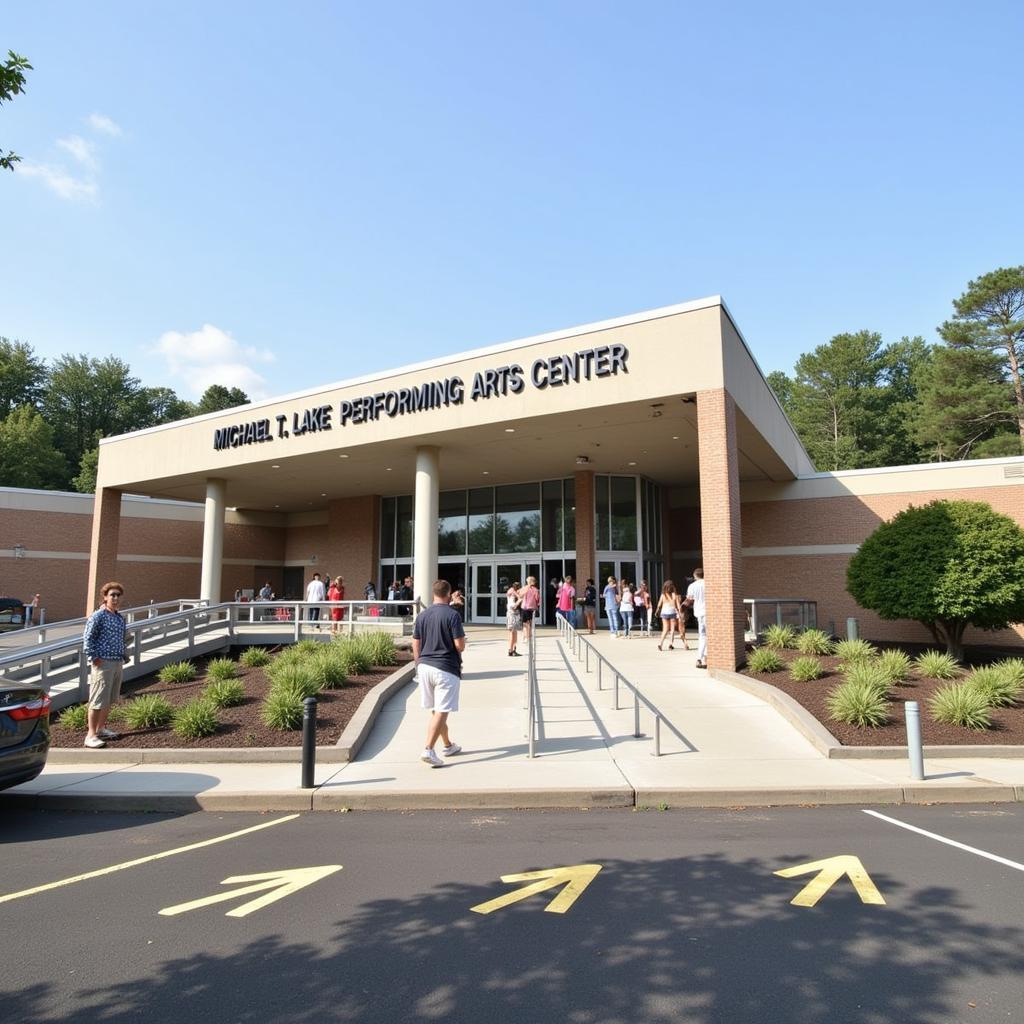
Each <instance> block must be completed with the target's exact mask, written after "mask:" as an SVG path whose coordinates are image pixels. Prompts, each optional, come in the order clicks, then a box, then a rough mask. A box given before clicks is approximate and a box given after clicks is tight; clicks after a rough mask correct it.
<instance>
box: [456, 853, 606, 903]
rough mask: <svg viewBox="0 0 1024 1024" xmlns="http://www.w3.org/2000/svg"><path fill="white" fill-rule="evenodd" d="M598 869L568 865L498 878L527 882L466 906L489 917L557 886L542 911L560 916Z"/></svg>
mask: <svg viewBox="0 0 1024 1024" xmlns="http://www.w3.org/2000/svg"><path fill="white" fill-rule="evenodd" d="M600 870H601V865H600V864H571V865H569V866H567V867H564V868H546V869H545V870H544V871H523V872H520V873H519V874H518V875H502V876H501V880H502V881H503V882H530V883H531V884H530V885H524V886H523V888H522V889H516V890H514V891H513V892H507V893H505V895H504V896H498V897H497V898H496V899H493V900H488V901H487V902H486V903H478V904H477V905H476V906H475V907H470V908H469V909H470V910H472V911H473V912H474V913H477V914H491V913H493V912H494V911H495V910H501V908H502V907H507V906H509V905H511V904H512V903H518V902H519V901H520V900H525V899H529V898H530V897H531V896H533V895H535V894H536V893H538V892H544V891H545V890H546V889H554V888H556V887H557V886H559V885H564V886H565V888H564V889H563V890H562V891H561V892H560V893H559V894H558V895H557V896H556V897H555V898H554V899H553V900H552V901H551V902H550V903H549V904H548V905H547V906H546V907H545V908H544V910H545V911H546V912H547V913H549V914H564V913H565V912H566V911H567V910H568V909H569V908H570V907H571V906H572V905H573V904H574V903H575V902H576V900H577V899H579V897H580V895H581V894H582V893H583V890H584V889H586V887H587V886H588V885H590V883H591V882H592V881H593V880H594V879H595V878H596V877H597V873H598V872H599V871H600Z"/></svg>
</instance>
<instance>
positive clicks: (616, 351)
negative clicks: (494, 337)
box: [213, 344, 629, 451]
mask: <svg viewBox="0 0 1024 1024" xmlns="http://www.w3.org/2000/svg"><path fill="white" fill-rule="evenodd" d="M628 360H629V350H628V349H627V348H626V346H625V345H618V344H615V345H598V346H597V347H595V348H588V349H583V350H582V351H580V352H572V353H570V354H568V355H561V356H547V357H543V358H540V359H536V360H534V362H533V364H532V365H531V367H530V369H529V372H527V371H526V370H524V369H523V367H522V366H520V365H519V364H518V363H513V364H511V365H508V366H498V367H495V368H494V369H491V370H479V371H477V373H475V374H474V375H473V380H472V381H471V382H470V383H469V384H468V385H467V383H466V382H465V381H464V380H463V379H462V378H461V377H458V376H453V377H445V378H444V379H442V380H432V381H427V382H426V383H424V384H420V385H419V386H418V387H403V388H395V389H394V390H391V391H378V392H375V393H374V394H372V395H361V396H360V397H359V398H351V399H350V398H344V399H342V400H341V401H340V402H339V403H338V405H337V407H336V408H335V406H333V405H317V406H313V407H312V408H309V409H304V410H302V412H292V413H291V414H290V415H289V414H288V413H276V414H274V415H273V416H272V417H266V418H264V419H258V420H248V421H247V422H245V423H235V424H232V425H231V426H229V427H217V429H216V430H215V431H214V433H213V448H214V451H221V450H222V449H225V448H241V447H242V446H243V445H250V444H263V443H264V442H266V441H274V440H282V441H284V440H287V439H289V438H292V437H302V436H303V435H304V434H312V433H317V432H319V431H324V430H333V429H334V428H335V426H337V427H338V428H344V427H349V426H358V425H359V424H361V423H371V422H374V421H376V420H379V419H381V418H382V417H385V416H386V417H388V418H389V419H394V418H395V417H396V416H409V415H412V414H413V413H417V412H427V411H429V410H431V409H440V408H442V407H444V406H449V405H463V404H464V403H465V402H466V400H467V398H468V399H469V401H471V402H481V401H488V400H490V399H492V398H507V397H508V396H509V395H518V394H520V393H521V392H523V391H524V390H525V389H526V388H528V387H532V388H536V389H537V390H538V391H543V390H545V389H547V388H559V387H565V386H567V385H569V384H578V383H580V381H588V380H595V379H598V378H601V377H614V376H616V375H617V374H620V373H629V367H628V366H627V365H626V364H627V362H628Z"/></svg>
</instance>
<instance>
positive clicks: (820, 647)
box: [796, 629, 835, 654]
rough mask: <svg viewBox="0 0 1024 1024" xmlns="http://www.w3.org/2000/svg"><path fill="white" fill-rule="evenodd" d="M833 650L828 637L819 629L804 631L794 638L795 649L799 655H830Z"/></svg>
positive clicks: (833, 646)
mask: <svg viewBox="0 0 1024 1024" xmlns="http://www.w3.org/2000/svg"><path fill="white" fill-rule="evenodd" d="M834 648H835V645H834V644H833V643H832V640H831V639H830V638H829V635H828V634H827V633H825V632H823V631H822V630H820V629H805V630H804V631H803V632H802V633H801V634H800V635H799V636H798V637H797V638H796V649H797V650H798V651H799V652H800V653H801V654H831V653H832V651H833V650H834Z"/></svg>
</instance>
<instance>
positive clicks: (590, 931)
mask: <svg viewBox="0 0 1024 1024" xmlns="http://www.w3.org/2000/svg"><path fill="white" fill-rule="evenodd" d="M1022 825H1024V813H1022V811H1021V809H1020V808H1018V807H1016V805H1000V806H995V805H982V806H977V805H971V806H967V807H963V806H960V807H948V806H947V807H899V808H886V807H878V808H788V809H778V810H774V809H770V810H763V809H759V810H750V811H744V810H735V811H699V812H697V811H695V812H682V811H679V812H676V811H668V812H663V813H662V812H659V811H657V810H650V811H632V812H631V811H590V812H578V811H574V812H568V811H567V812H558V811H552V812H546V813H542V812H518V813H516V812H470V811H463V812H417V813H407V814H395V813H387V814H386V813H350V814H308V815H301V816H299V815H286V814H281V815H272V814H267V815H258V814H225V815H215V814H192V815H185V816H179V817H176V816H165V815H141V814H138V815H132V814H111V813H95V814H71V813H43V812H8V813H6V814H5V817H4V823H3V834H2V846H0V849H2V851H3V852H2V863H3V872H2V884H0V936H2V938H0V948H2V951H3V958H4V964H5V971H4V979H5V980H4V982H3V983H0V990H2V991H0V1005H2V1006H3V1007H4V1016H5V1019H7V1020H11V1021H58V1020H71V1019H76V1020H90V1019H102V1020H104V1021H115V1022H117V1021H127V1020H129V1019H131V1020H136V1019H137V1018H138V1017H139V1016H140V1015H141V1014H145V1016H146V1018H147V1019H148V1020H152V1021H159V1022H163V1021H168V1022H169V1021H180V1020H182V1019H186V1018H189V1019H193V1020H199V1021H205V1020H211V1021H212V1020H217V1021H244V1020H250V1019H251V1020H261V1021H296V1020H298V1021H305V1020H309V1021H313V1020H317V1021H322V1020H338V1021H357V1022H371V1021H372V1022H377V1021H380V1022H384V1021H431V1020H454V1021H471V1020H472V1021H476V1020H479V1019H481V1018H482V1017H500V1019H502V1020H503V1021H505V1020H511V1021H540V1020H549V1019H557V1020H566V1021H573V1022H580V1024H584V1022H591V1021H593V1022H602V1024H603V1022H608V1024H611V1022H616V1021H662V1020H672V1021H683V1020H685V1021H694V1022H712V1021H723V1022H724V1021H792V1022H801V1024H802V1022H818V1021H822V1022H824V1021H850V1022H864V1024H869V1022H870V1024H877V1022H879V1021H896V1020H899V1021H907V1022H937V1021H958V1020H972V1021H997V1020H998V1021H1007V1020H1010V1021H1013V1020H1022V1019H1024V927H1022V920H1024V917H1022V911H1024V828H1022Z"/></svg>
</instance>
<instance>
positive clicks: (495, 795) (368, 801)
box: [313, 786, 635, 811]
mask: <svg viewBox="0 0 1024 1024" xmlns="http://www.w3.org/2000/svg"><path fill="white" fill-rule="evenodd" d="M634 803H635V794H634V791H633V789H632V788H631V787H628V786H623V787H621V788H616V789H598V790H594V789H579V790H565V789H535V790H521V789H476V790H459V791H454V790H450V791H448V792H440V791H438V792H429V791H422V792H409V791H406V792H395V793H382V792H376V793H345V792H331V791H327V792H325V791H324V789H323V787H321V788H320V789H318V790H316V791H315V792H314V794H313V810H314V811H339V810H359V811H448V810H463V809H465V810H485V809H486V810H503V811H504V810H544V809H548V808H553V809H554V808H561V809H569V808H591V807H594V808H597V807H601V808H623V807H633V806H634Z"/></svg>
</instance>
